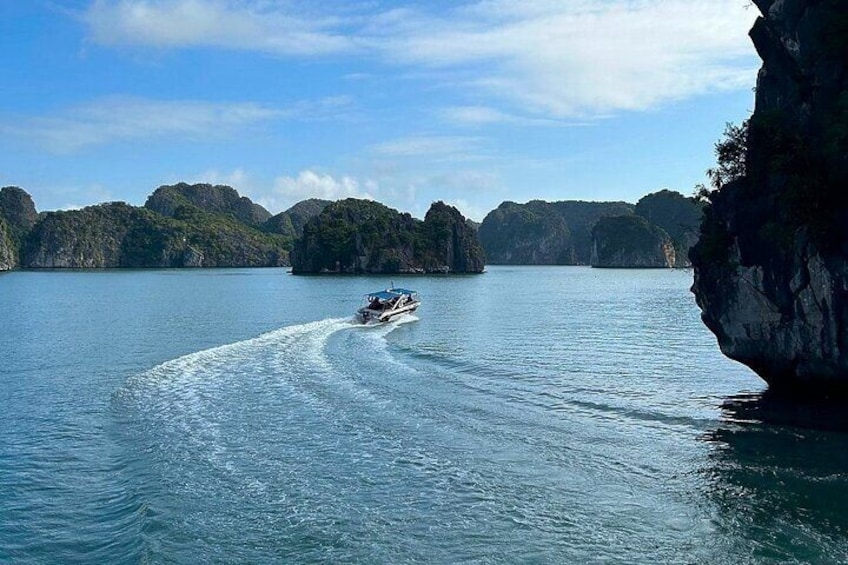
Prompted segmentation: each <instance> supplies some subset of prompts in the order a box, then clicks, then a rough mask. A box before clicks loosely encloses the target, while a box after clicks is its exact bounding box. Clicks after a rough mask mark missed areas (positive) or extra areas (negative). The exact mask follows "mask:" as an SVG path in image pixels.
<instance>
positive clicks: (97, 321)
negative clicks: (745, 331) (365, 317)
mask: <svg viewBox="0 0 848 565" xmlns="http://www.w3.org/2000/svg"><path fill="white" fill-rule="evenodd" d="M392 282H394V283H396V284H402V285H403V286H407V287H412V288H415V289H416V290H418V291H419V292H420V293H421V295H422V298H423V300H424V305H423V306H422V308H421V309H420V310H419V312H418V314H417V315H416V316H415V317H412V318H407V319H406V320H404V321H403V322H402V323H394V324H391V325H385V326H379V327H368V328H365V327H360V326H356V325H354V324H353V323H352V322H351V318H350V315H351V314H352V313H353V311H354V310H355V309H356V307H357V306H358V305H359V300H360V297H361V295H362V294H364V293H365V292H367V291H370V290H374V289H377V288H383V287H387V286H389V285H390V284H391V283H392ZM690 284H691V273H687V272H682V271H665V270H661V271H615V270H593V269H589V268H580V267H564V268H557V267H547V268H533V267H519V268H507V267H490V268H489V271H488V272H487V273H486V274H484V275H481V276H472V277H419V278H400V277H398V278H396V279H395V280H394V281H391V280H389V279H388V278H378V277H373V278H364V277H363V278H344V277H294V276H291V275H289V274H286V273H285V271H283V270H277V269H271V270H198V271H127V272H120V271H111V272H49V273H41V272H33V273H29V272H26V273H24V272H16V273H9V274H4V275H0V320H2V324H3V328H2V333H0V408H2V410H0V562H14V563H139V562H141V563H216V562H218V563H269V562H277V563H316V562H329V563H407V562H427V563H458V562H469V563H528V562H532V563H601V562H625V563H808V562H812V563H834V562H848V475H847V474H846V472H848V434H845V433H843V432H842V431H840V430H842V429H843V427H842V426H841V422H839V415H840V414H841V411H840V410H839V409H836V410H835V411H834V412H835V413H834V418H833V419H831V420H829V421H831V422H833V423H834V425H833V426H830V429H819V430H816V429H812V428H809V427H804V426H803V425H799V422H800V423H803V421H804V418H803V417H804V416H805V415H806V416H809V414H805V413H803V412H804V408H803V407H802V408H798V407H797V406H794V405H785V404H781V403H780V402H776V401H774V400H773V399H770V398H769V397H768V395H763V394H762V391H763V388H764V387H763V385H762V383H761V381H760V380H759V379H757V378H756V377H755V376H754V375H753V374H752V373H750V372H749V371H748V370H747V369H745V368H744V367H742V366H740V365H737V364H735V363H732V362H730V361H728V360H726V359H725V358H723V357H722V356H721V355H720V353H719V352H718V349H717V347H716V345H715V341H714V339H713V337H712V336H711V334H709V332H708V331H707V330H706V329H704V327H703V326H702V324H701V323H700V321H699V319H698V311H697V308H696V307H695V306H694V303H693V300H692V297H691V295H690V293H689V291H688V287H689V286H690ZM809 410H811V411H812V413H813V415H814V416H816V417H819V416H820V415H821V413H822V410H821V409H820V408H819V407H814V408H810V409H809Z"/></svg>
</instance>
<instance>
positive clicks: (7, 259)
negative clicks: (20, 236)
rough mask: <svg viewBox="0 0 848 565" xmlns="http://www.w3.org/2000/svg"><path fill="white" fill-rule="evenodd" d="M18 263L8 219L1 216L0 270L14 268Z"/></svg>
mask: <svg viewBox="0 0 848 565" xmlns="http://www.w3.org/2000/svg"><path fill="white" fill-rule="evenodd" d="M17 264H18V260H17V250H16V248H15V246H14V245H13V244H12V238H11V236H10V235H9V228H8V226H7V224H6V220H4V219H3V218H2V217H0V271H9V270H11V269H14V268H15V267H16V266H17Z"/></svg>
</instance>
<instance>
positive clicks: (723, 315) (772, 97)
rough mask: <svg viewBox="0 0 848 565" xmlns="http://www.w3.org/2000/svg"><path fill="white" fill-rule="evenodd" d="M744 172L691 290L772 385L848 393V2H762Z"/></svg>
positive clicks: (697, 263) (707, 238) (727, 192)
mask: <svg viewBox="0 0 848 565" xmlns="http://www.w3.org/2000/svg"><path fill="white" fill-rule="evenodd" d="M755 4H756V5H757V7H758V8H759V9H760V11H761V13H762V17H761V18H760V19H758V20H757V22H756V24H755V25H754V28H753V29H752V30H751V37H752V39H753V41H754V45H755V46H756V48H757V51H758V53H759V54H760V56H761V58H762V59H763V66H762V69H761V70H760V74H759V77H758V81H757V94H756V106H755V111H754V114H753V115H752V116H751V119H750V120H749V123H748V136H747V151H746V153H745V163H744V165H745V166H744V174H743V175H742V176H741V177H740V178H738V179H736V180H734V181H732V182H730V183H728V184H726V185H725V186H724V187H722V188H721V189H720V190H719V191H717V192H715V193H713V194H712V196H711V198H710V199H711V203H710V206H709V207H708V209H707V210H706V212H705V220H704V223H703V224H702V236H701V239H700V241H699V243H698V244H697V245H696V247H695V248H694V249H693V251H692V255H691V256H692V262H693V264H694V267H695V282H694V285H693V287H692V290H693V292H694V293H695V297H696V300H697V302H698V305H699V306H700V307H701V310H702V317H703V320H704V322H705V323H706V325H707V326H708V327H709V328H710V329H711V330H712V331H713V332H714V333H715V334H716V336H717V338H718V343H719V346H720V347H721V350H722V351H723V352H724V353H725V354H726V355H727V356H729V357H731V358H733V359H736V360H738V361H741V362H742V363H745V364H747V365H748V366H750V367H751V368H752V369H753V370H754V371H756V372H757V373H758V374H759V375H760V376H761V377H762V378H764V379H765V380H766V381H768V383H769V384H770V385H771V386H772V388H775V389H780V388H790V389H795V388H802V389H805V390H818V389H832V388H840V389H843V390H846V389H848V188H846V187H848V81H847V80H846V78H848V74H847V73H846V65H848V2H845V1H844V0H755Z"/></svg>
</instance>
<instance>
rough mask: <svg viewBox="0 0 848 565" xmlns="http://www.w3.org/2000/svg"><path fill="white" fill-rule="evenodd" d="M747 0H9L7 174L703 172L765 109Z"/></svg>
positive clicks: (4, 21)
mask: <svg viewBox="0 0 848 565" xmlns="http://www.w3.org/2000/svg"><path fill="white" fill-rule="evenodd" d="M749 4H750V3H749V2H748V1H747V0H710V2H703V1H702V0H522V1H518V0H512V1H507V0H476V1H467V2H460V1H456V2H447V1H442V0H435V1H428V2H424V1H420V2H402V1H394V2H389V1H382V0H363V1H361V2H345V1H342V0H325V1H323V2H314V1H305V0H304V1H301V0H0V49H2V53H3V55H2V59H0V61H2V63H0V65H2V67H0V71H2V75H3V87H2V89H0V186H6V185H16V186H20V187H22V188H24V189H25V190H27V191H28V192H29V193H30V194H32V196H33V198H34V200H35V202H36V206H37V207H38V209H39V210H55V209H66V208H74V207H80V206H86V205H90V204H95V203H99V202H104V201H111V200H123V201H126V202H129V203H131V204H136V205H141V204H143V203H144V201H145V199H146V197H147V196H148V195H149V194H150V193H151V192H153V190H154V189H155V188H156V187H158V186H160V185H162V184H171V183H175V182H179V181H186V182H212V183H223V184H229V185H231V186H233V187H234V188H236V189H237V190H238V191H239V192H241V193H242V194H244V195H247V196H249V197H250V198H252V199H253V200H255V201H256V202H259V203H260V204H262V205H264V206H265V207H266V208H268V209H269V211H271V212H272V213H277V212H280V211H282V210H284V209H286V208H288V207H289V206H291V205H292V204H294V203H295V202H297V201H299V200H302V199H304V198H309V197H320V198H329V199H337V198H345V197H349V196H353V197H364V198H374V199H376V200H379V201H381V202H383V203H385V204H387V205H389V206H392V207H394V208H397V209H399V210H402V211H407V212H411V213H412V214H413V215H415V216H418V217H423V214H424V213H425V212H426V210H427V208H428V207H429V205H430V203H431V202H432V201H434V200H444V201H446V202H449V203H451V204H453V205H455V206H457V207H458V208H459V209H460V210H461V211H462V212H463V213H465V214H466V215H467V216H469V217H471V218H473V219H476V220H482V218H483V217H484V216H485V214H486V213H487V212H488V211H489V210H491V209H493V208H495V207H496V206H497V205H498V204H499V203H500V202H502V201H504V200H513V201H517V202H525V201H527V200H531V199H535V198H539V199H545V200H568V199H582V200H626V201H630V202H635V201H636V200H638V199H639V198H640V197H641V196H643V195H644V194H647V193H649V192H653V191H656V190H659V189H662V188H670V189H675V190H679V191H680V192H683V193H686V194H689V193H691V192H692V190H693V187H694V185H695V184H697V183H699V182H704V180H705V179H704V171H705V169H706V168H708V167H709V166H711V165H712V163H713V144H714V142H715V141H716V140H717V139H718V138H719V137H720V135H721V132H722V131H723V129H724V125H725V123H726V122H728V121H732V122H739V121H741V120H742V119H745V118H746V117H747V116H748V115H749V114H750V112H751V110H752V109H753V92H752V88H753V86H754V84H755V78H756V71H757V68H758V67H759V60H758V59H757V57H756V53H755V52H754V49H753V47H752V46H751V43H750V40H749V39H748V37H747V32H748V29H749V28H750V26H751V24H752V23H753V21H754V18H755V17H756V15H757V14H756V9H755V8H753V7H751V6H750V5H749Z"/></svg>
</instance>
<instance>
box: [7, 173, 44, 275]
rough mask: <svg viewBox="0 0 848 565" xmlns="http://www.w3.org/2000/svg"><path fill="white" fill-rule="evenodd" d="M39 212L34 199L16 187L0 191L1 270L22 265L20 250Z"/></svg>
mask: <svg viewBox="0 0 848 565" xmlns="http://www.w3.org/2000/svg"><path fill="white" fill-rule="evenodd" d="M37 221H38V212H36V210H35V204H34V203H33V201H32V197H31V196H30V195H29V194H27V193H26V192H25V191H24V190H22V189H20V188H18V187H16V186H6V187H3V188H2V189H0V270H9V269H14V268H16V267H17V266H18V265H19V264H20V258H19V255H20V248H21V245H22V244H23V241H24V239H26V237H27V235H28V234H29V232H30V231H31V230H32V227H33V226H34V225H35V223H36V222H37Z"/></svg>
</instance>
